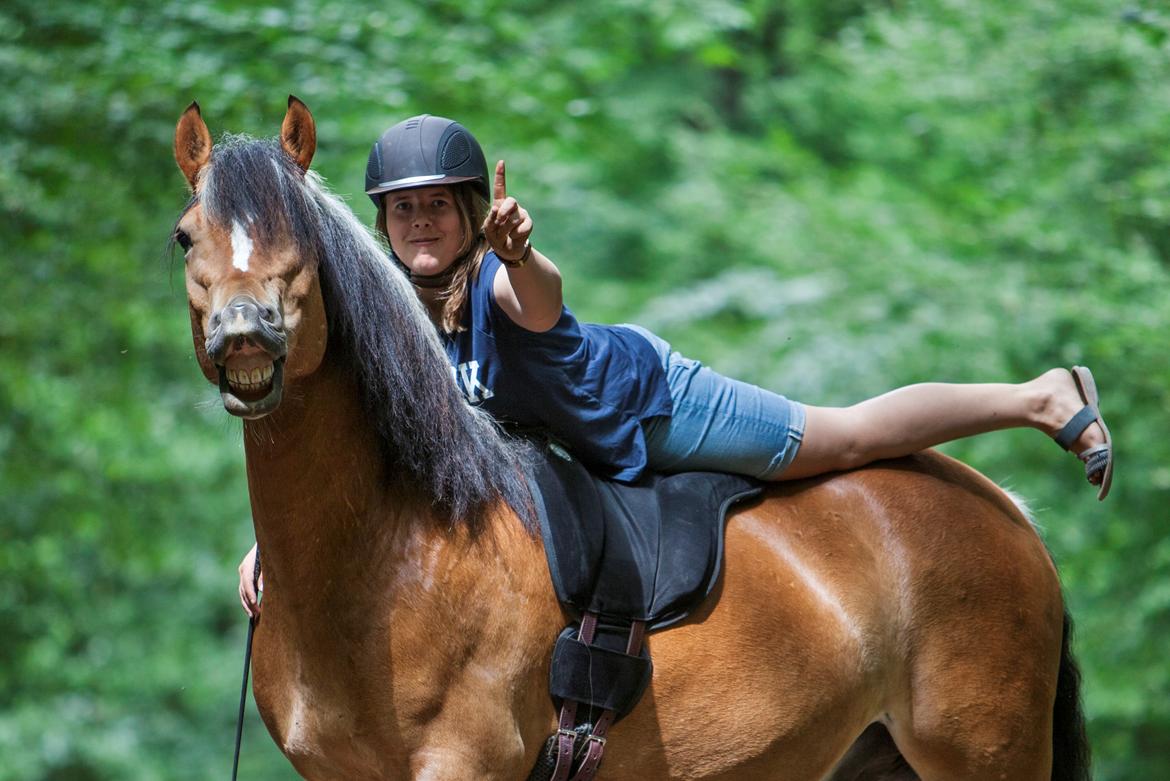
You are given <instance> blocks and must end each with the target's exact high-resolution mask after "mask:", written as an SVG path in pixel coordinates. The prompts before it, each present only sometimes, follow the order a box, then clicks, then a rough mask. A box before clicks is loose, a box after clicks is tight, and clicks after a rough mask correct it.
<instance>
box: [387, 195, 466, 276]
mask: <svg viewBox="0 0 1170 781" xmlns="http://www.w3.org/2000/svg"><path fill="white" fill-rule="evenodd" d="M384 197H385V199H386V204H385V206H386V234H387V236H389V238H390V248H391V249H393V250H394V254H395V255H397V256H398V258H399V260H401V261H402V262H403V263H405V264H406V266H407V268H409V269H410V270H411V271H413V272H414V273H416V274H441V273H442V272H444V271H446V270H447V269H448V268H449V267H450V265H451V264H452V263H454V262H455V258H457V257H458V255H459V250H460V249H461V248H462V246H463V240H464V236H463V227H462V225H461V224H460V222H461V221H460V219H459V209H458V207H457V206H456V205H455V197H454V194H453V193H452V192H451V188H449V187H420V188H418V189H415V190H397V191H394V192H389V193H386V195H385V196H384Z"/></svg>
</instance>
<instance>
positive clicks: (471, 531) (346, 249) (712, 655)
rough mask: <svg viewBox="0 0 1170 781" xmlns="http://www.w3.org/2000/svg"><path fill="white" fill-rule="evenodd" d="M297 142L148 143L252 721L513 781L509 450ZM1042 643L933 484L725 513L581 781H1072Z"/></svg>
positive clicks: (1042, 594)
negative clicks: (252, 589)
mask: <svg viewBox="0 0 1170 781" xmlns="http://www.w3.org/2000/svg"><path fill="white" fill-rule="evenodd" d="M315 149H316V130H315V125H314V122H313V119H312V116H311V114H310V113H309V111H308V109H307V108H306V107H305V105H304V104H303V103H301V102H300V101H299V100H296V99H295V98H293V97H291V96H290V98H289V105H288V111H287V114H286V115H285V118H284V122H283V124H282V127H281V132H280V135H279V137H278V138H277V139H269V140H253V139H249V138H247V137H243V136H228V137H225V139H224V140H222V141H221V142H220V143H219V144H218V145H215V147H214V149H213V144H212V139H211V135H210V133H209V132H208V129H207V126H206V124H205V123H204V121H203V119H202V117H201V115H200V111H199V108H198V105H197V104H195V103H192V104H191V106H190V107H188V108H187V110H186V111H185V112H184V113H183V115H182V117H181V119H180V120H179V122H178V126H177V128H176V132H175V157H176V160H177V162H178V164H179V167H180V169H181V170H182V171H183V173H184V175H185V176H186V179H187V182H188V184H189V185H190V188H191V192H192V198H191V200H190V202H189V203H188V205H187V207H186V209H185V210H184V211H183V213H182V216H181V217H180V219H179V221H178V223H177V225H176V229H175V233H174V240H175V241H177V242H178V243H179V244H181V245H182V247H183V250H184V251H185V254H186V262H185V266H186V288H187V294H188V302H189V308H190V316H191V329H192V334H193V338H194V344H195V354H196V357H197V360H198V363H199V366H200V367H201V368H202V370H203V372H204V374H205V375H206V376H207V379H208V380H210V381H211V382H212V383H215V384H216V385H218V386H219V388H220V391H221V395H222V398H223V402H224V406H225V408H226V409H227V411H228V412H230V413H232V414H233V415H237V416H240V417H242V418H244V424H243V426H244V442H245V452H246V461H247V475H248V487H249V492H250V495H251V504H252V514H253V519H254V523H255V532H256V539H257V541H258V543H259V547H260V550H261V552H262V556H263V560H264V573H265V581H266V583H265V586H266V589H265V598H264V608H263V615H262V617H261V619H260V621H259V624H258V627H257V630H256V636H255V647H254V648H255V650H254V663H253V670H254V686H253V690H254V694H255V699H256V703H257V706H258V708H259V711H260V713H261V716H262V718H263V720H264V723H265V724H266V725H267V727H268V730H269V732H270V733H271V735H272V738H273V739H274V740H275V741H276V743H277V744H278V745H279V747H280V748H281V750H282V751H283V752H284V753H285V755H286V756H287V757H288V759H289V760H290V762H291V763H292V765H293V767H294V768H295V769H296V771H297V772H298V773H300V774H301V775H302V776H303V777H305V778H308V779H314V780H317V781H325V780H328V779H406V778H409V779H414V780H415V781H461V780H463V779H501V780H502V779H508V780H509V781H514V780H515V779H523V778H525V777H526V776H527V774H528V772H529V770H530V769H531V768H532V767H533V765H534V763H535V760H536V757H537V755H538V752H540V750H541V748H542V747H543V745H544V742H545V739H546V737H547V736H548V735H549V734H551V733H552V732H554V731H555V727H556V724H555V714H554V710H553V705H552V703H551V701H550V697H549V695H548V690H547V681H548V672H549V657H550V652H551V649H552V646H553V642H554V639H555V638H556V636H557V634H558V632H559V630H560V629H561V628H562V627H563V626H565V625H566V624H567V623H568V622H569V619H570V616H569V615H568V614H567V613H566V611H565V610H564V609H563V608H562V607H561V606H560V605H559V604H558V602H557V600H556V598H555V596H554V593H553V589H552V588H551V584H550V580H549V572H548V566H547V563H546V560H545V555H544V552H543V547H542V542H541V538H540V535H539V533H537V532H535V531H534V528H533V525H532V524H531V523H530V522H526V519H525V515H524V512H523V509H522V508H524V507H526V506H527V504H526V502H527V496H526V494H525V487H524V483H523V481H522V480H521V479H520V477H519V476H518V475H519V474H520V470H519V468H518V467H519V464H520V462H521V460H522V459H523V458H524V455H523V448H522V446H521V445H519V444H517V443H515V442H513V441H510V440H508V439H507V438H505V437H503V436H502V435H501V434H500V433H499V432H498V430H497V428H496V426H495V425H494V424H493V423H492V421H490V420H489V419H488V418H486V416H484V415H483V414H481V413H479V412H477V411H476V410H475V409H473V408H472V407H471V406H469V405H468V404H467V403H466V402H465V401H464V399H463V397H462V396H461V395H460V394H459V392H458V390H457V388H456V386H455V384H454V383H453V382H451V371H450V366H449V365H448V362H447V359H446V357H445V355H444V353H443V352H442V349H441V347H440V344H439V341H438V337H437V335H436V333H435V329H434V327H433V326H432V324H431V322H430V321H429V319H428V317H427V315H426V313H425V312H424V310H423V308H422V306H421V304H420V303H419V301H418V299H417V298H416V296H415V294H414V292H413V290H412V288H411V286H410V284H409V282H408V281H407V279H406V278H405V276H404V275H402V274H401V273H400V272H398V271H397V270H396V269H395V268H394V267H393V266H392V265H391V263H390V262H389V261H388V258H387V255H386V252H385V249H384V247H383V246H382V245H381V244H380V243H379V242H378V240H377V239H376V238H374V236H373V235H372V234H371V233H370V231H369V230H367V229H366V228H365V227H363V226H362V225H361V224H360V223H359V222H358V220H357V219H356V217H355V216H354V215H353V213H352V212H351V211H350V210H349V208H348V207H347V206H346V205H345V204H344V203H343V202H342V201H341V200H340V199H339V198H338V197H336V196H335V195H332V194H330V193H329V192H328V191H327V189H326V188H325V186H324V185H323V183H322V181H321V180H320V178H319V177H318V176H317V175H316V174H315V173H314V172H313V171H311V170H309V164H310V161H311V159H312V157H313V153H314V151H315ZM1068 632H1069V623H1068V613H1067V610H1066V609H1065V608H1064V604H1063V599H1062V595H1061V589H1060V584H1059V581H1058V578H1057V573H1056V569H1055V567H1054V566H1053V563H1052V560H1051V559H1050V557H1049V554H1048V552H1047V550H1046V549H1045V546H1044V545H1043V544H1042V542H1041V540H1040V539H1039V537H1038V535H1037V533H1036V531H1035V529H1034V528H1033V526H1032V524H1031V523H1030V521H1029V518H1028V517H1027V516H1026V514H1025V512H1023V511H1022V510H1021V507H1020V506H1018V505H1017V504H1016V503H1015V502H1014V501H1013V500H1012V499H1011V498H1010V497H1009V496H1008V495H1006V494H1005V493H1004V492H1003V491H1001V490H1000V489H999V488H997V487H996V486H995V485H994V484H993V483H992V482H991V481H989V480H987V479H986V478H984V477H983V476H981V475H980V474H979V473H977V472H976V471H974V470H972V469H970V468H968V467H966V466H964V465H962V464H960V463H958V462H957V461H954V460H952V459H950V458H947V457H945V456H942V455H940V454H937V453H933V452H926V453H922V454H918V455H915V456H912V457H909V458H903V459H898V460H894V461H885V462H879V463H877V464H874V465H871V466H869V467H866V468H863V469H858V470H855V471H851V472H847V473H842V474H834V475H831V476H825V477H821V478H819V479H811V480H804V481H799V482H793V483H788V484H779V485H773V486H771V487H769V488H768V489H767V491H766V492H765V494H764V496H763V498H762V499H760V500H757V501H755V502H753V503H750V504H748V505H746V506H742V507H741V508H740V509H738V510H736V511H734V513H733V515H732V517H731V519H730V521H729V523H728V525H727V529H726V543H725V562H724V566H723V574H722V576H721V580H720V582H719V584H718V587H717V588H716V590H715V592H714V593H713V594H712V597H711V598H710V599H708V600H707V602H706V603H705V604H704V606H702V607H701V609H699V610H698V611H697V612H696V613H695V614H694V615H692V616H691V618H689V619H688V620H687V621H686V622H684V623H682V624H680V625H678V626H677V627H676V628H672V629H670V630H668V631H664V632H661V633H658V634H654V635H652V636H651V637H650V638H649V641H648V643H649V647H650V649H651V651H652V654H653V658H654V662H655V666H654V675H653V679H652V682H651V684H650V686H649V689H648V691H647V693H646V695H645V697H644V698H643V700H642V702H641V703H640V704H639V705H638V707H637V708H635V710H634V711H633V713H632V714H631V715H630V716H629V717H627V718H626V719H625V720H623V721H622V722H620V723H619V724H617V725H616V726H615V727H614V728H613V729H612V731H611V732H610V741H609V750H608V752H607V754H606V757H605V761H604V764H603V765H602V767H601V777H602V778H605V779H613V780H614V781H633V780H635V779H636V780H637V781H646V780H648V779H704V780H706V781H716V780H728V779H737V780H738V781H753V780H754V779H769V780H772V779H785V780H787V781H814V780H815V779H825V778H830V779H835V780H836V781H845V779H913V778H920V779H924V780H925V781H942V780H944V779H945V780H946V781H984V780H988V779H1015V780H1017V781H1040V779H1062V780H1064V779H1083V778H1087V777H1088V758H1087V756H1088V755H1087V746H1086V743H1085V740H1084V733H1083V722H1082V719H1081V714H1080V704H1079V695H1078V676H1077V671H1076V667H1075V664H1074V663H1073V661H1072V658H1071V656H1070V653H1069V645H1068Z"/></svg>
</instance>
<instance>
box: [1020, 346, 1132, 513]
mask: <svg viewBox="0 0 1170 781" xmlns="http://www.w3.org/2000/svg"><path fill="white" fill-rule="evenodd" d="M1036 383H1037V384H1038V385H1039V387H1040V388H1041V389H1042V392H1041V397H1042V399H1043V401H1042V403H1041V404H1040V407H1039V419H1040V428H1042V429H1043V430H1045V431H1046V432H1047V433H1048V435H1049V436H1051V437H1053V438H1054V439H1055V440H1056V441H1057V444H1059V445H1060V446H1061V447H1063V448H1064V449H1065V450H1071V451H1072V452H1074V453H1076V454H1077V457H1078V458H1080V459H1081V461H1083V462H1084V463H1085V477H1086V478H1087V479H1088V481H1089V482H1090V483H1092V484H1093V485H1096V486H1100V490H1099V491H1098V493H1097V498H1098V499H1104V498H1105V495H1106V494H1108V493H1109V487H1110V483H1111V481H1112V477H1113V448H1112V441H1111V438H1110V436H1109V429H1108V427H1106V425H1105V422H1104V421H1103V420H1102V419H1101V412H1100V410H1099V409H1098V407H1097V404H1098V396H1097V386H1096V383H1095V382H1094V380H1093V374H1092V372H1090V371H1089V370H1088V369H1086V368H1085V367H1083V366H1074V367H1073V369H1072V371H1071V372H1069V371H1066V370H1064V369H1053V370H1051V371H1049V372H1046V373H1045V374H1043V375H1041V376H1040V377H1038V378H1037V379H1036Z"/></svg>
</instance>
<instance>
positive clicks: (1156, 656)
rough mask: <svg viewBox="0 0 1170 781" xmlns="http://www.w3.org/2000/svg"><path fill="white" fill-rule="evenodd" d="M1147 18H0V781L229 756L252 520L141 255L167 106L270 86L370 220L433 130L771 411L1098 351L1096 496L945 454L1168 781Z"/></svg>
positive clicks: (606, 284) (636, 9) (754, 7)
mask: <svg viewBox="0 0 1170 781" xmlns="http://www.w3.org/2000/svg"><path fill="white" fill-rule="evenodd" d="M1168 33H1170V17H1168V16H1166V15H1165V14H1164V13H1162V12H1160V11H1155V10H1145V9H1142V8H1140V7H1136V8H1133V9H1131V10H1128V11H1125V12H1121V11H1119V10H1118V7H1117V6H1116V5H1115V4H1113V3H1109V2H1106V0H1060V2H1058V1H1057V0H984V2H980V3H968V2H960V1H959V0H920V1H918V2H905V3H896V4H884V3H866V2H858V1H857V0H833V1H832V2H825V1H824V0H785V2H766V1H765V0H743V1H742V2H732V1H731V0H716V1H715V2H711V1H710V0H706V1H705V2H698V1H697V0H682V1H681V2H674V3H669V4H665V3H661V4H659V3H644V2H634V0H596V2H592V3H588V4H579V3H578V4H573V3H563V4H546V3H536V2H527V1H526V2H512V3H505V2H501V1H500V0H463V1H462V2H459V3H454V2H447V0H441V1H440V2H433V3H426V4H419V3H390V4H385V3H383V4H374V5H370V4H365V3H360V2H357V0H336V1H335V2H329V3H323V2H310V1H309V0H291V1H290V2H286V3H282V4H271V5H258V4H253V3H243V2H227V1H226V0H224V1H221V2H197V3H192V2H184V3H179V2H159V3H151V4H147V3H140V4H129V5H128V4H125V3H116V2H111V1H110V0H87V2H84V3H83V2H79V0H60V2H56V3H44V2H39V3H35V2H32V1H31V0H11V1H10V2H8V3H6V4H5V5H4V7H3V8H2V9H0V76H2V77H3V83H4V84H5V89H4V90H3V91H2V92H0V161H3V165H0V231H2V235H3V246H4V252H3V255H2V259H0V263H2V264H3V265H2V270H3V275H2V276H3V280H4V282H3V284H2V285H0V496H3V497H4V500H5V501H4V509H3V511H2V512H0V626H3V627H4V631H3V632H0V702H3V703H4V708H3V709H2V710H0V756H2V757H3V758H4V761H3V762H0V781H7V780H8V779H14V780H15V779H21V781H36V780H38V779H41V780H44V781H49V780H50V779H71V780H81V779H95V780H97V779H112V778H119V779H130V778H151V779H155V778H167V779H187V778H191V779H194V778H205V777H207V776H208V775H209V774H211V775H214V774H216V773H218V772H220V771H219V770H216V768H222V769H223V771H224V772H226V768H227V763H228V762H229V761H230V741H231V730H232V720H233V717H234V698H235V695H236V691H237V688H236V687H237V685H238V676H239V669H238V667H239V662H240V660H239V657H240V652H241V649H242V641H243V629H244V626H243V624H244V622H243V619H242V617H241V614H240V613H239V611H238V607H237V605H236V603H235V596H234V590H235V565H236V562H237V561H238V559H239V557H240V556H241V555H242V554H243V552H244V550H245V549H246V547H247V545H248V544H249V541H250V536H251V529H250V524H249V522H248V505H247V495H246V487H245V484H244V477H243V466H242V455H241V450H242V449H241V447H240V436H239V427H238V425H236V424H234V423H232V422H230V421H228V420H226V419H225V417H226V416H225V415H224V414H223V413H222V410H220V409H218V401H217V399H216V395H215V393H214V390H213V389H211V388H210V387H209V386H207V385H206V384H205V382H204V381H203V380H202V379H201V375H200V373H199V371H198V368H197V367H196V365H195V363H194V361H193V360H192V348H191V345H190V335H189V332H188V323H187V315H186V307H185V304H184V300H183V299H184V294H183V285H182V279H181V275H180V273H179V270H178V269H174V270H172V269H171V268H170V263H169V261H167V260H165V259H160V254H161V252H162V249H163V247H164V245H165V243H166V237H167V235H168V232H169V230H170V227H171V224H172V222H173V220H174V218H175V216H176V215H177V213H178V210H179V209H180V208H181V206H182V203H183V201H184V198H185V195H184V190H183V181H182V177H181V175H180V174H179V173H178V171H177V170H176V169H175V168H174V166H173V163H172V161H171V153H170V145H171V137H172V133H173V127H174V122H175V120H176V119H177V117H178V115H179V113H180V112H181V111H182V109H183V107H184V106H185V105H186V104H187V103H188V102H189V101H190V100H191V99H193V98H194V99H198V100H199V101H200V103H201V105H202V107H203V110H204V115H205V117H206V118H207V120H208V123H209V125H210V126H211V128H212V131H213V132H214V133H215V134H216V135H217V136H218V135H219V134H220V133H222V132H224V131H226V130H232V131H237V132H238V131H245V132H251V133H253V134H257V135H272V134H275V132H276V130H277V128H278V126H279V120H280V117H281V115H282V112H283V109H284V100H285V96H286V95H287V94H288V93H290V92H291V93H294V94H296V95H298V96H299V97H300V98H302V99H303V100H305V101H306V102H307V103H308V104H309V105H310V106H311V107H312V109H313V111H314V114H315V115H316V117H317V120H318V131H319V140H320V149H319V152H318V156H317V159H316V161H315V165H316V167H317V168H318V170H320V171H321V172H322V173H323V174H324V175H325V176H327V177H328V178H329V179H331V180H332V182H333V184H334V187H335V188H336V189H337V190H338V191H339V192H341V193H343V194H346V195H348V196H349V197H350V198H351V202H352V204H353V206H354V208H355V210H356V211H358V213H359V216H361V217H362V219H365V220H368V219H369V218H370V217H372V208H371V207H370V205H369V202H368V200H367V199H366V198H365V197H364V196H363V195H362V194H361V189H360V188H361V181H362V179H361V175H362V171H363V170H364V162H365V155H366V152H367V151H368V148H369V144H370V142H371V141H372V140H373V139H374V138H375V137H376V136H377V134H378V133H379V132H381V130H382V129H384V128H385V127H387V126H389V125H390V124H392V123H393V122H394V121H397V120H398V119H400V118H402V117H404V116H408V115H410V114H413V113H419V112H424V111H426V112H431V113H437V114H444V115H448V116H455V117H458V118H459V119H460V120H461V121H463V122H464V123H465V124H467V125H468V126H469V127H471V128H472V129H473V130H474V132H475V133H476V134H477V136H478V137H479V138H480V140H481V141H482V142H483V143H484V145H485V147H486V148H487V151H488V154H489V157H505V158H507V159H508V161H509V187H510V189H511V190H512V191H513V192H514V193H515V194H517V195H518V196H519V197H520V198H521V200H522V202H524V203H525V204H526V205H527V206H528V207H529V209H530V210H531V211H532V212H533V214H534V217H535V219H536V223H537V234H536V239H537V240H538V241H539V243H540V246H541V248H542V249H543V250H545V251H546V252H547V254H549V255H550V256H551V257H553V258H554V259H556V260H557V261H558V263H559V264H560V266H561V268H562V271H563V272H564V274H565V277H566V284H567V290H568V295H569V300H570V303H571V305H572V306H573V307H574V309H575V310H576V311H577V312H578V313H579V314H582V315H584V316H585V317H587V318H589V319H597V320H603V321H618V320H632V321H636V322H640V323H643V324H645V325H647V326H649V327H652V328H655V329H656V330H658V331H660V332H661V333H662V334H663V335H664V336H666V337H667V338H669V339H671V340H672V341H674V342H675V343H676V344H677V345H678V346H680V347H681V348H682V349H683V350H684V351H685V352H687V353H689V354H692V355H694V356H695V357H701V358H703V359H704V360H706V361H708V362H709V363H711V364H713V365H715V366H716V368H719V369H721V370H723V371H725V372H726V373H728V374H732V375H735V376H739V377H741V378H743V379H747V380H751V381H755V382H759V383H762V384H765V385H767V386H769V387H773V388H776V389H778V390H780V391H781V392H783V393H785V394H787V395H790V396H793V397H795V398H799V399H801V400H804V401H807V402H810V403H815V404H847V403H851V402H853V401H856V400H859V399H861V398H864V397H866V396H870V395H873V394H875V393H877V392H880V391H882V390H885V389H887V388H889V387H892V386H895V385H898V384H903V383H907V382H916V381H925V380H947V381H998V380H1004V381H1006V380H1020V379H1024V378H1027V377H1029V376H1031V375H1034V374H1038V373H1039V372H1040V371H1042V370H1044V369H1046V368H1048V367H1050V366H1054V365H1069V364H1072V363H1085V364H1088V365H1090V366H1092V367H1093V368H1094V371H1095V372H1096V373H1097V375H1098V379H1099V381H1100V383H1101V385H1102V386H1103V393H1104V399H1103V401H1104V405H1105V411H1106V413H1107V414H1108V415H1109V417H1110V421H1111V424H1112V426H1113V428H1114V436H1115V438H1116V439H1117V440H1118V442H1117V445H1118V473H1117V484H1116V485H1115V488H1114V493H1113V495H1112V496H1111V497H1110V499H1109V502H1108V503H1107V504H1105V505H1101V506H1097V505H1096V504H1095V503H1094V502H1093V501H1092V500H1091V495H1092V494H1091V491H1090V490H1089V489H1088V488H1087V487H1085V486H1084V485H1082V484H1081V482H1082V481H1081V478H1080V477H1079V474H1078V467H1077V465H1076V464H1075V462H1074V461H1073V460H1072V459H1071V457H1068V456H1065V455H1063V454H1061V453H1060V452H1059V451H1058V450H1057V449H1056V448H1055V447H1054V446H1053V445H1052V444H1051V443H1050V442H1047V441H1045V440H1044V438H1043V437H1041V436H1039V435H1037V434H1035V432H1026V431H1025V432H1009V433H1001V434H994V435H988V436H984V437H980V438H977V439H974V440H969V441H963V442H958V443H954V444H952V445H949V446H947V448H946V449H947V450H948V452H951V453H952V454H954V455H956V456H958V457H960V458H963V459H964V460H966V461H968V462H970V463H972V464H974V465H975V466H977V467H979V468H980V469H982V470H983V471H985V472H986V473H987V474H988V475H990V476H991V477H992V478H993V479H996V480H997V481H1000V482H1001V483H1004V484H1007V485H1010V486H1011V487H1013V488H1014V489H1015V490H1016V491H1018V492H1020V493H1022V494H1024V495H1025V496H1027V497H1029V498H1030V500H1031V502H1032V504H1033V506H1034V508H1035V509H1036V510H1037V515H1038V520H1039V522H1040V524H1041V525H1042V526H1043V528H1044V530H1045V535H1046V538H1047V540H1048V542H1049V545H1050V546H1051V548H1052V550H1053V552H1054V555H1055V558H1056V559H1057V561H1058V563H1059V564H1060V567H1061V570H1062V575H1063V578H1064V581H1065V584H1066V590H1067V593H1068V596H1069V600H1070V603H1071V606H1072V609H1073V612H1074V615H1075V616H1076V618H1077V622H1078V634H1077V639H1076V649H1077V652H1078V654H1079V657H1080V660H1081V662H1082V665H1083V668H1084V672H1085V680H1086V698H1087V707H1088V715H1089V725H1090V731H1091V736H1092V738H1093V741H1094V744H1095V752H1096V765H1097V770H1098V772H1099V774H1100V775H1101V776H1102V777H1108V778H1117V779H1121V778H1135V779H1136V778H1151V777H1165V776H1166V775H1168V774H1170V757H1168V756H1167V755H1166V752H1165V751H1164V750H1162V749H1161V747H1162V746H1165V745H1167V743H1168V742H1170V698H1168V697H1167V696H1166V694H1167V691H1168V689H1170V680H1168V679H1170V667H1167V665H1166V663H1165V661H1164V658H1163V647H1164V645H1165V640H1166V638H1167V633H1168V630H1170V587H1168V586H1167V584H1168V583H1170V541H1168V540H1167V539H1166V537H1165V535H1163V534H1162V528H1161V527H1162V525H1163V523H1162V521H1163V519H1164V518H1165V507H1166V505H1167V498H1168V496H1167V495H1168V493H1170V467H1168V466H1167V464H1170V444H1168V442H1170V438H1167V437H1166V436H1165V434H1166V432H1165V423H1164V415H1165V410H1166V409H1167V408H1168V406H1170V403H1168V402H1170V398H1168V397H1170V390H1168V389H1170V364H1168V363H1167V362H1166V361H1165V359H1164V356H1163V353H1164V345H1165V339H1166V337H1165V334H1166V333H1168V332H1170V306H1167V302H1166V292H1165V291H1166V290H1167V289H1168V287H1167V282H1168V279H1167V270H1168V265H1170V230H1168V223H1167V218H1168V216H1170V173H1168V172H1170V165H1168V164H1170V100H1168V99H1167V98H1168V93H1167V87H1166V85H1167V84H1170V78H1168V76H1170V73H1168V72H1167V71H1168V66H1167V54H1168V53H1170V36H1168ZM248 738H249V744H248V747H247V749H246V751H245V758H244V762H245V771H246V777H253V778H289V777H292V776H293V773H292V771H291V769H290V768H288V766H287V764H286V763H285V762H284V760H283V759H282V758H281V757H280V756H279V754H278V752H277V751H276V750H275V748H274V747H273V746H272V745H271V742H270V741H269V740H268V739H267V737H266V735H264V733H263V729H262V728H261V727H260V725H259V723H258V721H256V720H255V719H253V720H252V721H251V722H250V723H249V726H248Z"/></svg>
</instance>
